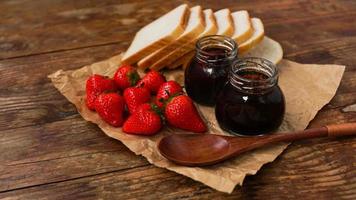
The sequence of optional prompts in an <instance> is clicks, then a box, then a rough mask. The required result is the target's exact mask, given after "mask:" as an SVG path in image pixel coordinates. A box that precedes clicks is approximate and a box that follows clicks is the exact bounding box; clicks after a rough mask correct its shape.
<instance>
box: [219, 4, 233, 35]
mask: <svg viewBox="0 0 356 200" xmlns="http://www.w3.org/2000/svg"><path fill="white" fill-rule="evenodd" d="M214 16H215V19H216V23H217V25H218V32H217V33H216V34H217V35H225V36H228V37H231V36H232V35H233V34H234V23H233V21H232V17H231V11H230V10H229V9H228V8H225V9H221V10H218V11H216V12H215V13H214Z"/></svg>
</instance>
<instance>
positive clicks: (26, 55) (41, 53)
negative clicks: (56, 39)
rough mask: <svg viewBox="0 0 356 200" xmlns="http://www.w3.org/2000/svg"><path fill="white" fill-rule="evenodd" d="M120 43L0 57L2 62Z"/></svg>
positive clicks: (112, 43)
mask: <svg viewBox="0 0 356 200" xmlns="http://www.w3.org/2000/svg"><path fill="white" fill-rule="evenodd" d="M118 43H120V41H116V42H107V43H101V44H94V45H88V46H79V47H73V48H63V49H56V50H51V51H43V52H38V53H30V54H23V55H20V56H10V57H0V61H3V60H11V59H16V58H25V57H32V56H38V55H45V54H51V53H59V52H65V51H73V50H79V49H85V48H92V47H101V46H110V45H114V44H118Z"/></svg>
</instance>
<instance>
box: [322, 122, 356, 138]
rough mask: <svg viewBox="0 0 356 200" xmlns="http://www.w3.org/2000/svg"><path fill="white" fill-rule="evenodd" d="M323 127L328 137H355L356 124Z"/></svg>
mask: <svg viewBox="0 0 356 200" xmlns="http://www.w3.org/2000/svg"><path fill="white" fill-rule="evenodd" d="M325 127H326V128H327V129H328V136H330V137H338V136H347V135H356V123H346V124H335V125H327V126H325Z"/></svg>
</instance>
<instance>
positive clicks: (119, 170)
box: [0, 163, 151, 194]
mask: <svg viewBox="0 0 356 200" xmlns="http://www.w3.org/2000/svg"><path fill="white" fill-rule="evenodd" d="M149 165H151V164H150V163H147V164H145V165H142V166H134V167H129V168H124V169H117V170H111V171H107V172H102V173H97V174H90V175H85V176H79V177H75V178H69V179H65V180H59V181H51V182H47V183H41V184H35V185H29V186H25V187H19V188H12V189H9V190H3V191H0V194H4V193H8V192H13V191H16V190H24V189H29V188H34V187H40V186H45V185H51V184H57V183H63V182H67V181H74V180H80V179H84V178H89V177H94V176H101V175H105V174H111V173H117V172H122V171H128V170H131V169H140V168H144V167H147V166H149Z"/></svg>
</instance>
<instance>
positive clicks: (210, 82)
mask: <svg viewBox="0 0 356 200" xmlns="http://www.w3.org/2000/svg"><path fill="white" fill-rule="evenodd" d="M236 56H237V47H236V43H235V42H234V41H233V40H232V39H231V38H228V37H225V36H218V35H213V36H207V37H203V38H201V39H200V40H199V41H198V42H197V45H196V54H195V57H194V59H193V60H192V61H191V63H190V65H189V66H188V67H187V69H186V70H185V89H186V92H187V94H188V95H189V96H190V97H191V98H192V99H193V100H194V101H195V102H197V103H199V104H203V105H209V106H212V105H215V102H216V97H217V95H218V93H219V92H220V91H221V89H222V88H223V86H224V85H225V83H226V81H227V74H228V72H229V68H230V66H231V64H232V62H233V60H234V59H235V58H236Z"/></svg>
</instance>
